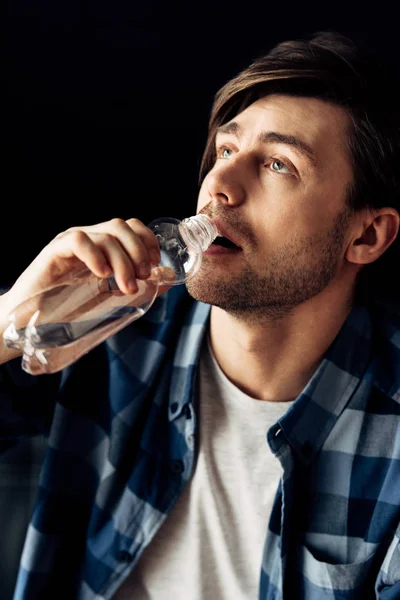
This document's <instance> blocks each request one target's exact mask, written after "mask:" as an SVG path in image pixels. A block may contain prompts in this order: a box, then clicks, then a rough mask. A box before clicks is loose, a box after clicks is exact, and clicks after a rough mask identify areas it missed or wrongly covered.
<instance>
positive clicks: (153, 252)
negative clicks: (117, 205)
mask: <svg viewBox="0 0 400 600" xmlns="http://www.w3.org/2000/svg"><path fill="white" fill-rule="evenodd" d="M126 224H127V225H128V226H129V227H130V228H131V229H132V230H133V231H135V232H136V233H137V234H138V235H140V237H141V238H142V239H143V241H144V244H145V246H146V247H147V249H148V251H149V255H150V261H151V263H152V264H153V265H154V266H157V265H158V264H159V263H160V261H161V255H160V245H159V243H158V240H157V237H156V235H155V234H154V232H153V231H151V229H149V228H148V227H147V226H146V225H145V224H144V223H142V221H139V219H128V220H127V221H126Z"/></svg>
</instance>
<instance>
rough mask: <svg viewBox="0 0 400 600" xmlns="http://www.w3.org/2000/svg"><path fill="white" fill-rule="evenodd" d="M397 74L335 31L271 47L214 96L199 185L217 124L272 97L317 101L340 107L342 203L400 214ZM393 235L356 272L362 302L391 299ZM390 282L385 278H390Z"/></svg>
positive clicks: (399, 253)
mask: <svg viewBox="0 0 400 600" xmlns="http://www.w3.org/2000/svg"><path fill="white" fill-rule="evenodd" d="M396 75H397V73H396V71H395V70H393V69H391V68H390V66H388V64H387V63H386V64H380V63H379V61H378V60H377V59H376V58H375V57H373V56H372V55H370V54H368V53H367V52H366V51H365V50H364V49H362V48H360V47H358V46H357V45H356V44H355V43H354V42H353V41H351V40H350V39H348V38H347V37H345V36H343V35H341V34H339V33H336V32H330V31H329V32H319V33H317V34H315V35H313V36H312V37H311V38H310V39H303V40H295V41H288V42H283V43H281V44H278V45H277V46H276V47H274V48H273V49H272V50H271V51H270V52H269V53H268V54H267V55H266V56H263V57H261V58H259V59H257V60H256V61H255V62H253V63H252V64H251V65H250V66H249V67H247V68H246V69H244V70H243V71H242V72H241V73H239V75H237V76H236V77H234V78H233V79H232V80H231V81H229V82H228V83H227V84H226V85H224V86H223V87H222V88H221V89H220V90H219V92H218V93H217V94H216V96H215V99H214V104H213V107H212V110H211V116H210V121H209V131H208V138H207V142H206V147H205V151H204V154H203V158H202V162H201V167H200V182H202V180H203V179H204V177H205V175H206V174H207V173H208V171H209V170H210V169H211V168H212V166H213V164H214V162H215V136H216V132H217V129H218V127H220V126H221V125H223V124H224V123H227V122H228V121H230V120H231V119H233V118H234V117H235V116H236V115H237V114H239V113H240V112H241V111H242V110H244V109H245V108H246V107H247V106H249V105H250V104H252V103H253V102H255V101H256V100H258V99H259V98H262V97H264V96H267V95H269V94H274V93H279V94H288V95H294V96H308V97H313V98H319V99H323V100H326V101H329V102H332V103H333V104H336V105H339V106H342V107H344V108H346V110H347V111H348V114H349V116H350V122H351V127H350V130H349V131H348V144H349V155H350V158H351V161H352V166H353V175H354V178H353V184H352V185H351V187H350V189H349V190H348V196H347V205H348V208H349V209H350V210H351V211H352V212H354V211H360V210H363V209H366V208H370V209H374V208H375V209H377V208H382V207H385V206H390V207H393V208H395V209H396V210H397V211H398V212H400V201H399V196H400V135H399V133H400V98H399V96H398V93H397V91H396V90H397V89H398V83H397V78H396ZM399 244H400V241H399V238H397V239H396V240H395V242H394V243H393V244H392V245H391V246H390V248H388V249H387V251H386V252H385V253H384V254H383V255H382V256H381V257H380V258H379V259H378V260H377V261H375V262H374V263H371V264H370V265H366V266H365V267H364V268H363V269H362V271H361V272H360V274H359V284H360V285H359V287H362V290H363V298H364V297H366V296H365V295H367V296H369V295H370V293H371V292H372V291H375V290H376V287H377V286H378V287H379V290H380V293H381V294H383V295H387V294H388V293H389V294H390V295H392V292H393V291H394V285H393V283H394V281H395V277H394V278H393V269H394V268H397V266H398V264H399V257H400V249H399ZM390 279H391V281H390Z"/></svg>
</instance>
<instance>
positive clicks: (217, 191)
mask: <svg viewBox="0 0 400 600" xmlns="http://www.w3.org/2000/svg"><path fill="white" fill-rule="evenodd" d="M243 176H244V173H243V168H240V167H239V165H236V164H234V161H233V160H232V161H228V160H227V161H226V163H224V164H223V165H221V166H217V167H214V169H213V170H212V171H211V172H210V173H209V174H208V175H207V190H208V194H209V197H210V199H212V200H217V201H219V202H222V203H224V204H227V205H230V206H238V205H240V204H242V203H243V202H244V200H245V188H244V185H243Z"/></svg>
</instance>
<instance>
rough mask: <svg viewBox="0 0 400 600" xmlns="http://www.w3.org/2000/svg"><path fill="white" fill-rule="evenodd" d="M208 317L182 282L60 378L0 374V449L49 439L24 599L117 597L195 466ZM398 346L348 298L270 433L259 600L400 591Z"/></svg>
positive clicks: (16, 369) (374, 309) (384, 319)
mask: <svg viewBox="0 0 400 600" xmlns="http://www.w3.org/2000/svg"><path fill="white" fill-rule="evenodd" d="M209 312H210V307H209V306H208V305H206V304H202V303H198V302H195V301H193V300H192V299H191V298H190V296H189V295H188V294H187V292H186V290H185V288H184V287H183V286H180V287H179V288H173V289H172V290H170V291H169V292H168V293H167V294H164V295H163V296H160V297H159V298H158V299H157V300H156V302H155V304H154V306H153V307H152V309H151V310H150V311H149V312H148V313H147V314H146V315H145V316H143V317H142V318H141V319H139V320H138V321H137V322H135V323H133V324H132V325H131V326H128V327H127V328H125V329H124V330H122V331H121V332H119V333H118V334H117V335H115V336H114V337H112V338H110V339H109V340H108V341H107V342H105V343H103V344H101V345H100V346H98V347H97V348H95V349H94V350H92V351H91V352H89V353H88V354H87V355H86V356H84V357H83V358H81V359H80V360H79V361H78V362H77V363H75V365H73V366H72V367H69V368H68V369H66V370H64V371H63V372H62V373H59V374H56V375H42V376H39V377H32V376H30V375H28V374H26V373H24V372H23V371H22V370H21V369H20V359H18V360H14V361H11V362H10V363H8V364H7V365H5V366H4V367H3V369H2V371H1V383H0V385H1V396H2V398H1V407H0V411H1V412H0V435H1V439H2V446H3V448H6V447H10V446H11V445H12V444H15V443H16V442H17V440H18V439H19V438H21V437H22V436H27V435H37V434H38V433H42V434H44V435H45V436H46V437H47V439H48V448H47V450H46V455H45V460H44V464H43V469H42V473H41V477H40V483H39V488H38V493H37V499H36V503H35V508H34V511H33V515H32V519H31V523H30V525H29V528H28V533H27V539H26V543H25V547H24V551H23V554H22V558H21V566H20V570H19V575H18V581H17V586H16V591H15V595H14V599H15V600H38V599H40V600H43V599H47V598H49V599H57V600H63V599H65V600H72V599H75V598H76V599H79V600H104V599H109V598H112V597H113V595H114V593H115V591H116V590H117V588H118V587H119V586H120V585H121V583H122V581H123V580H124V579H125V578H126V577H127V576H128V574H129V572H130V571H131V569H132V568H133V567H134V566H135V564H136V563H137V561H138V559H139V558H140V556H141V554H142V551H143V549H144V548H145V547H146V546H147V545H148V544H149V543H150V542H151V539H152V538H153V536H154V535H155V534H156V532H157V530H158V529H159V527H160V526H161V525H162V523H163V521H164V519H165V518H166V517H167V515H168V513H169V512H170V510H171V508H172V507H173V505H174V503H175V502H176V500H177V498H178V497H179V495H180V494H181V492H182V490H183V488H184V486H185V485H186V484H187V483H188V481H189V480H190V477H191V475H192V473H193V470H194V464H195V458H196V452H197V440H198V428H197V418H196V406H197V379H196V373H197V365H198V360H199V350H200V346H201V343H202V340H203V337H204V334H205V332H206V329H207V326H208V319H209ZM399 348H400V318H399V316H398V315H396V313H394V312H393V313H392V312H391V311H390V310H386V309H383V308H382V307H380V306H378V305H375V304H374V305H372V306H371V307H370V308H368V309H367V308H366V307H364V306H362V305H355V306H354V307H353V309H352V311H351V313H350V315H349V317H348V318H347V320H346V322H345V323H344V325H343V327H342V329H341V331H340V332H339V334H338V336H337V337H336V339H335V340H334V342H333V343H332V345H331V346H330V348H329V349H328V351H327V352H326V355H325V357H324V360H323V361H322V363H321V364H320V366H319V367H318V369H317V371H316V372H315V373H314V375H313V376H312V378H311V379H310V381H309V382H308V383H307V385H306V387H305V388H304V390H303V391H302V393H301V394H300V395H299V397H298V398H297V400H296V402H295V403H294V404H293V405H292V406H291V407H290V408H289V409H288V411H287V412H286V414H285V415H284V416H283V417H282V418H281V419H280V420H279V422H277V423H276V424H275V425H273V426H272V427H271V428H270V429H269V430H268V431H267V432H266V436H267V440H268V443H269V445H270V448H271V450H272V452H273V453H274V455H275V456H276V458H277V459H278V460H279V461H280V463H281V465H282V467H283V476H282V478H281V481H280V483H279V486H278V489H277V493H276V498H275V502H274V506H273V510H272V514H271V518H270V521H269V523H265V534H266V540H265V548H264V554H263V559H262V564H261V565H260V587H259V599H260V600H281V599H282V598H284V599H285V600H303V599H304V600H328V599H329V600H333V599H339V598H340V600H347V599H352V600H353V599H362V600H368V599H370V598H379V599H381V600H393V599H395V598H400V544H399V539H400V525H399V522H400V521H399V517H400V427H399V419H400V391H399V389H400V352H399ZM247 509H248V507H243V510H247ZM188 594H189V591H188ZM213 600H214V599H213ZM232 600H236V599H234V598H233V599H232Z"/></svg>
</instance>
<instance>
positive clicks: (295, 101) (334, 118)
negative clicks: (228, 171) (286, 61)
mask: <svg viewBox="0 0 400 600" xmlns="http://www.w3.org/2000/svg"><path fill="white" fill-rule="evenodd" d="M233 121H235V122H236V123H238V125H239V126H240V131H241V135H242V136H244V137H245V138H248V139H249V140H250V139H251V138H252V137H253V136H256V135H258V134H259V133H260V132H261V131H276V132H278V133H280V134H286V135H294V136H296V137H299V138H300V139H302V140H304V142H305V143H306V144H307V145H309V146H311V147H312V148H313V150H314V152H315V154H316V155H317V156H318V157H319V158H320V159H322V160H324V159H325V160H326V159H328V158H329V156H331V155H332V153H334V154H335V153H339V154H341V155H342V156H346V157H347V156H348V140H347V135H348V133H347V132H348V129H349V126H350V117H349V115H348V113H347V111H346V110H345V109H344V108H343V107H341V106H336V105H334V104H331V103H330V102H326V101H324V100H319V99H317V98H306V97H295V96H286V95H283V94H282V95H280V94H273V95H270V96H266V97H264V98H261V99H260V100H257V101H256V102H254V103H253V104H251V105H250V106H248V107H247V108H246V109H245V110H244V111H242V112H241V113H239V114H238V115H236V117H234V119H233Z"/></svg>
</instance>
